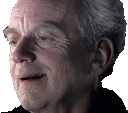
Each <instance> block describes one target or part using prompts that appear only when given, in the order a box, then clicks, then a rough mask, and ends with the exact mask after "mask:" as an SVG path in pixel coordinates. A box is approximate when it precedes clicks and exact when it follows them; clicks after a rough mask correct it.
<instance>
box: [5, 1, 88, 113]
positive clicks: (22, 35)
mask: <svg viewBox="0 0 128 113" xmlns="http://www.w3.org/2000/svg"><path fill="white" fill-rule="evenodd" d="M72 6H73V5H72V4H71V3H70V2H69V1H64V2H62V1H61V2H57V1H56V2H55V1H53V2H52V0H51V1H50V0H35V1H34V0H20V1H18V3H17V4H16V6H15V7H14V9H13V12H12V16H11V20H10V24H9V28H13V29H10V30H9V29H8V30H7V31H6V33H8V34H7V38H8V40H9V42H10V43H11V45H10V46H11V47H10V57H9V59H10V72H11V76H12V80H13V84H14V87H15V90H16V93H17V96H18V98H19V100H20V102H21V104H22V106H23V107H24V108H26V109H28V110H30V109H31V110H32V109H39V108H43V107H46V106H53V105H57V104H58V103H59V102H60V101H62V99H63V98H65V97H66V95H68V94H70V92H74V93H78V92H83V91H85V92H86V91H87V90H88V87H89V83H90V81H89V80H90V79H89V76H88V71H89V66H90V64H89V63H90V61H89V55H87V56H81V54H80V52H79V50H80V49H81V47H80V45H79V39H80V36H79V33H78V31H77V28H76V26H75V24H74V16H75V10H74V7H72ZM37 73H43V74H45V76H43V77H41V78H40V79H33V80H32V79H28V80H22V79H21V78H25V77H28V76H29V74H30V75H31V74H37ZM31 76H33V75H31ZM83 89H84V90H83Z"/></svg>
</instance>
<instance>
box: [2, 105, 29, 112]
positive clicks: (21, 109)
mask: <svg viewBox="0 0 128 113" xmlns="http://www.w3.org/2000/svg"><path fill="white" fill-rule="evenodd" d="M1 113H30V112H29V111H26V110H25V109H24V108H23V107H22V106H19V107H17V108H16V107H15V108H14V109H13V110H12V111H8V112H1Z"/></svg>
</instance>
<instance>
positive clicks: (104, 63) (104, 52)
mask: <svg viewBox="0 0 128 113" xmlns="http://www.w3.org/2000/svg"><path fill="white" fill-rule="evenodd" d="M113 54H114V48H113V43H112V41H111V40H110V39H108V38H102V39H100V40H99V41H98V45H97V48H96V51H95V57H94V59H92V62H91V65H90V74H91V75H94V76H98V75H101V74H102V73H103V72H104V71H105V70H106V69H107V68H108V67H109V65H110V64H111V60H112V57H113Z"/></svg>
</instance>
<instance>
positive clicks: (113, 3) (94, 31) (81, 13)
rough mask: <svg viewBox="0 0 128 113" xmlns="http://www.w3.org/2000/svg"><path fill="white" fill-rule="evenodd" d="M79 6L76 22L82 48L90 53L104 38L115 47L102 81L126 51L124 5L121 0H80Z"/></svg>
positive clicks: (101, 78)
mask: <svg viewBox="0 0 128 113" xmlns="http://www.w3.org/2000/svg"><path fill="white" fill-rule="evenodd" d="M79 5H80V7H79V10H78V12H77V14H76V17H75V21H76V25H77V27H78V28H79V31H80V33H81V37H82V42H81V45H82V47H83V48H84V49H85V48H86V50H87V51H90V50H92V48H93V47H94V46H95V45H96V44H97V40H98V39H99V38H102V37H104V36H105V37H108V38H110V39H111V40H112V42H113V45H114V56H113V59H112V62H111V65H110V66H109V67H108V69H107V70H106V71H105V72H104V73H103V74H102V75H101V77H100V78H99V80H100V81H101V80H103V78H105V77H106V76H108V75H110V74H111V73H112V71H113V66H114V64H115V61H116V59H117V58H118V56H119V54H120V53H121V52H122V51H123V50H124V46H125V37H126V33H125V32H126V25H127V23H126V20H125V19H124V17H125V16H124V9H123V3H122V2H121V1H120V0H79ZM87 46H88V47H89V49H87ZM87 51H86V52H87Z"/></svg>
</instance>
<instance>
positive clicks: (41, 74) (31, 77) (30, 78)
mask: <svg viewBox="0 0 128 113" xmlns="http://www.w3.org/2000/svg"><path fill="white" fill-rule="evenodd" d="M45 75H46V74H43V73H39V74H36V75H30V76H28V77H24V78H21V80H34V79H40V78H42V77H43V76H45Z"/></svg>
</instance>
